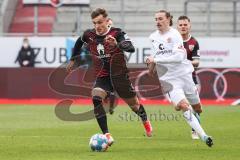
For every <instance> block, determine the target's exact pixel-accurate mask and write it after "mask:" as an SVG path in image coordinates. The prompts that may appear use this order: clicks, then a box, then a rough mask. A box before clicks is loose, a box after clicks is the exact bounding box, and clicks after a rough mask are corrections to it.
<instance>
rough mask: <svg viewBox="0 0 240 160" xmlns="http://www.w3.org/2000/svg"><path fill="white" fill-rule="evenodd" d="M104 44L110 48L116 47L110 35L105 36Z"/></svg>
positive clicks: (114, 40)
mask: <svg viewBox="0 0 240 160" xmlns="http://www.w3.org/2000/svg"><path fill="white" fill-rule="evenodd" d="M105 42H106V43H108V44H109V45H110V46H111V47H116V46H117V40H116V39H115V38H114V37H113V36H112V35H107V36H106V38H105Z"/></svg>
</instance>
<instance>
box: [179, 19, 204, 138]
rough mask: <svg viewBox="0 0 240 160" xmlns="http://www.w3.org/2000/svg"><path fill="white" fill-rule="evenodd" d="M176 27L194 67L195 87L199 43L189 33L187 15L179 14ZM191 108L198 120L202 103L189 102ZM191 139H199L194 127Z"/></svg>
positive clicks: (197, 84)
mask: <svg viewBox="0 0 240 160" xmlns="http://www.w3.org/2000/svg"><path fill="white" fill-rule="evenodd" d="M177 29H178V31H179V33H180V34H181V36H182V38H183V45H184V48H185V49H186V53H187V59H188V60H190V61H191V62H192V65H193V67H194V71H193V73H192V78H193V82H194V83H195V85H196V86H197V87H199V83H198V80H197V74H196V70H197V68H198V66H199V63H200V54H199V44H198V41H197V40H196V38H194V37H193V36H192V35H191V34H190V31H191V22H190V19H189V18H188V17H187V16H180V17H178V20H177ZM190 104H191V106H192V108H193V110H194V115H195V116H196V117H197V119H198V121H199V122H200V113H202V105H201V103H196V104H195V103H190ZM191 135H192V139H199V136H198V134H197V133H196V131H195V130H194V129H192V131H191Z"/></svg>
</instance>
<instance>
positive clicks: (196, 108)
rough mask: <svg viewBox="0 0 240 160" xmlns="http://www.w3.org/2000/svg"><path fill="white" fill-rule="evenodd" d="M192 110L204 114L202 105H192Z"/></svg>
mask: <svg viewBox="0 0 240 160" xmlns="http://www.w3.org/2000/svg"><path fill="white" fill-rule="evenodd" d="M192 108H193V110H194V111H195V112H196V113H202V106H201V104H200V103H198V104H195V105H192Z"/></svg>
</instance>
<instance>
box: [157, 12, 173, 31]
mask: <svg viewBox="0 0 240 160" xmlns="http://www.w3.org/2000/svg"><path fill="white" fill-rule="evenodd" d="M155 21H156V25H157V28H158V30H160V31H165V30H166V29H167V28H168V27H169V26H170V25H169V24H170V18H167V17H166V13H164V12H158V13H156V14H155Z"/></svg>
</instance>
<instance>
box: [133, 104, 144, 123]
mask: <svg viewBox="0 0 240 160" xmlns="http://www.w3.org/2000/svg"><path fill="white" fill-rule="evenodd" d="M134 112H135V113H136V114H137V115H138V116H139V117H140V118H141V120H142V121H143V122H146V121H147V113H146V111H145V109H144V107H143V105H142V104H140V106H139V109H138V111H134Z"/></svg>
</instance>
